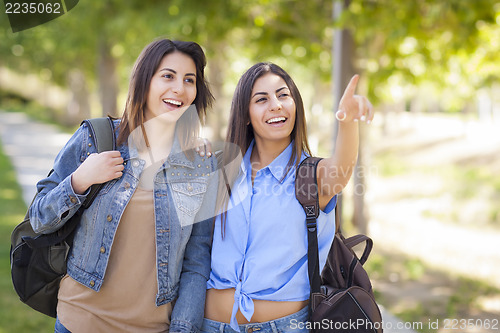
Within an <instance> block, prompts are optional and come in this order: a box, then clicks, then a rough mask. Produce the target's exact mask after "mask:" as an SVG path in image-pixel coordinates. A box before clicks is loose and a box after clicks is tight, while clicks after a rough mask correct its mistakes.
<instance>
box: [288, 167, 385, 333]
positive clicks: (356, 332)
mask: <svg viewBox="0 0 500 333" xmlns="http://www.w3.org/2000/svg"><path fill="white" fill-rule="evenodd" d="M320 160H321V159H319V158H316V157H309V158H306V159H305V160H304V161H302V163H301V164H300V165H299V168H298V169H297V174H296V179H295V196H296V197H297V200H298V201H299V202H300V204H301V205H302V207H303V208H304V211H305V213H306V227H307V238H308V250H307V257H308V273H309V283H310V285H311V296H310V301H309V302H310V317H311V318H310V323H309V324H310V326H311V328H312V329H311V332H343V333H368V332H370V333H382V332H383V329H382V315H381V313H380V309H379V308H378V306H377V303H376V302H375V298H374V295H373V290H372V285H371V282H370V278H369V277H368V274H367V273H366V271H365V270H364V268H363V264H364V263H365V262H366V260H367V259H368V256H369V254H370V252H371V249H372V246H373V241H372V240H371V239H370V238H368V237H367V236H365V235H356V236H352V237H350V238H348V239H345V238H344V236H343V235H342V233H341V232H340V228H339V226H340V214H338V208H336V210H337V211H336V214H335V215H336V221H335V222H336V230H335V238H334V240H333V243H332V245H331V247H330V251H329V253H328V257H327V261H326V264H325V267H324V268H323V271H322V272H321V276H320V275H319V258H318V238H317V225H316V219H317V217H318V215H319V202H318V185H317V179H316V168H317V165H318V162H319V161H320ZM362 242H366V247H365V249H364V251H363V254H362V256H361V258H359V259H358V257H357V255H356V254H355V253H354V251H353V250H352V248H353V247H354V246H356V245H358V244H360V243H362Z"/></svg>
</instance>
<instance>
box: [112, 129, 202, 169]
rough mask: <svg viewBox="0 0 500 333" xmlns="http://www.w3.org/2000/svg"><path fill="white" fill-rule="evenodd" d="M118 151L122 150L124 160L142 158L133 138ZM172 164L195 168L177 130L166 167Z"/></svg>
mask: <svg viewBox="0 0 500 333" xmlns="http://www.w3.org/2000/svg"><path fill="white" fill-rule="evenodd" d="M118 151H120V153H121V155H122V157H123V160H124V161H128V160H134V159H140V158H139V152H138V150H137V146H136V145H135V144H133V142H132V140H130V141H129V143H128V144H122V145H120V146H119V147H118ZM170 165H174V166H185V167H188V168H192V169H194V168H195V165H194V162H193V161H191V160H189V159H188V158H187V156H186V154H185V152H184V151H183V150H182V148H181V144H180V140H179V135H178V133H177V130H176V131H175V133H174V142H173V144H172V149H171V151H170V154H169V155H168V157H167V161H166V162H165V164H164V167H165V168H169V167H170Z"/></svg>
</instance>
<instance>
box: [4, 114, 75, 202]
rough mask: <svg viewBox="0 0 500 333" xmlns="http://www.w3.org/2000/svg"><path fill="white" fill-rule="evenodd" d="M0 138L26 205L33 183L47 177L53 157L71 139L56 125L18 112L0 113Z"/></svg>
mask: <svg viewBox="0 0 500 333" xmlns="http://www.w3.org/2000/svg"><path fill="white" fill-rule="evenodd" d="M0 135H1V139H2V144H3V148H4V151H5V154H6V155H8V156H9V157H10V159H11V162H12V164H13V166H14V168H15V169H16V175H17V179H18V182H19V185H20V186H21V187H22V190H23V199H24V202H25V203H26V205H29V204H30V203H31V200H32V199H33V196H34V195H35V193H36V186H35V185H36V183H37V182H38V181H39V180H40V179H42V178H43V177H45V176H47V174H48V172H49V171H50V169H52V164H53V163H54V158H55V157H56V155H57V153H58V152H59V150H60V149H61V148H62V147H63V146H64V144H65V143H66V141H68V139H69V138H70V135H69V134H66V133H61V131H60V130H58V128H57V127H56V126H53V125H48V124H42V123H39V122H36V121H33V120H31V119H30V118H29V117H28V116H26V115H25V114H24V113H21V112H4V111H0Z"/></svg>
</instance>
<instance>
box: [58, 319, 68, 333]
mask: <svg viewBox="0 0 500 333" xmlns="http://www.w3.org/2000/svg"><path fill="white" fill-rule="evenodd" d="M54 333H71V331H70V330H68V329H67V328H66V327H64V326H63V324H61V322H60V321H59V318H57V319H56V325H55V327H54Z"/></svg>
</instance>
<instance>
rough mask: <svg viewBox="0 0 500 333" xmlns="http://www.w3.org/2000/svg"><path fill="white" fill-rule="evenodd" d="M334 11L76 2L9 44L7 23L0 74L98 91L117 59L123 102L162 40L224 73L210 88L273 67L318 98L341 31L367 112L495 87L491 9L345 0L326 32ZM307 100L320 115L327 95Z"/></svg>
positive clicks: (323, 4) (323, 0)
mask: <svg viewBox="0 0 500 333" xmlns="http://www.w3.org/2000/svg"><path fill="white" fill-rule="evenodd" d="M336 1H337V0H311V1H293V0H290V1H283V0H259V1H252V0H243V1H238V0H213V1H197V0H168V1H160V0H144V1H142V0H124V1H119V0H110V1H80V2H79V3H78V5H77V6H76V7H75V8H74V9H73V10H71V11H70V12H68V13H67V14H65V15H63V16H62V17H60V18H58V19H56V20H53V21H51V22H48V23H46V24H43V25H41V26H38V27H36V28H33V29H29V30H26V31H22V32H19V33H12V32H11V30H10V28H9V27H8V26H7V20H5V21H4V22H5V23H3V24H2V25H0V38H1V39H2V44H1V45H0V59H1V60H0V66H7V67H10V68H15V70H16V71H18V72H26V73H35V74H38V75H40V76H41V77H44V78H45V79H47V80H50V81H52V82H55V83H58V84H59V85H62V86H65V85H66V84H67V83H66V81H67V76H68V73H69V72H71V71H72V70H74V69H78V70H80V71H81V72H83V73H84V74H85V76H86V79H87V82H88V84H89V86H90V90H91V91H97V90H98V89H99V88H98V83H97V80H98V79H97V78H98V67H99V66H98V65H99V53H100V52H101V51H102V49H103V48H105V49H108V50H109V51H110V52H111V55H112V57H113V58H114V59H116V60H117V66H118V67H117V70H118V77H119V82H120V88H121V91H125V90H126V89H127V83H128V78H129V75H130V67H131V64H132V63H133V61H134V60H135V58H136V57H137V55H138V54H139V52H140V51H141V49H142V48H143V47H144V45H146V44H147V43H149V42H150V41H151V40H152V39H154V38H156V37H159V36H164V37H169V38H173V39H185V40H194V41H197V42H199V43H200V44H201V45H202V46H203V47H204V48H205V50H206V51H207V55H208V59H209V69H210V63H212V62H213V63H220V64H224V65H225V66H223V68H220V66H219V67H216V68H215V69H214V71H220V72H221V73H220V74H221V77H222V79H221V80H220V82H217V83H215V84H217V85H222V84H223V82H234V81H235V77H238V76H239V75H240V74H241V72H242V71H243V70H244V69H245V68H246V67H248V66H249V65H250V64H251V63H253V62H256V61H263V60H271V61H275V62H277V63H279V64H280V65H282V66H283V67H285V68H286V69H288V70H290V71H292V74H295V73H300V75H301V76H302V77H301V80H302V81H303V82H304V85H305V84H310V85H316V86H315V87H314V90H315V91H321V90H328V89H324V88H323V89H319V87H320V86H321V85H327V83H326V82H329V80H330V75H331V66H332V56H331V54H330V53H331V50H332V38H333V32H334V29H335V28H347V29H350V30H351V32H352V34H353V36H354V39H355V41H356V43H357V48H356V59H353V60H354V61H355V63H356V66H357V68H358V70H359V72H362V73H363V78H364V81H365V82H366V83H365V86H364V87H363V89H366V93H367V94H368V96H369V97H370V99H371V100H372V101H373V102H375V103H378V102H392V101H395V100H399V99H402V98H403V99H409V98H413V97H415V96H417V93H418V92H419V91H420V93H422V89H423V88H422V87H425V91H426V92H430V93H427V94H424V96H425V99H429V98H432V99H433V101H434V102H436V103H438V104H439V109H440V110H447V111H455V112H456V111H460V110H462V109H463V108H464V105H465V104H466V103H467V102H470V101H471V100H472V99H473V98H474V97H475V96H476V92H477V89H479V88H481V87H488V86H491V85H492V84H493V83H494V82H495V80H496V78H497V77H498V76H500V66H499V64H498V61H497V57H498V51H499V48H500V45H499V43H498V37H497V36H498V35H499V34H500V26H499V22H500V4H498V3H497V1H496V0H476V1H463V0H450V1H431V0H424V1H406V0H378V1H374V0H370V1H367V0H350V1H347V2H348V3H350V5H349V6H348V7H347V8H346V9H345V10H344V12H343V15H341V16H340V18H339V19H338V20H337V21H334V19H333V5H334V3H335V2H336ZM229 91H230V92H229V93H228V94H230V93H231V92H232V89H231V90H229ZM310 98H311V99H313V100H314V102H315V103H322V104H328V103H329V102H330V99H331V96H330V94H329V92H328V93H322V94H319V95H317V94H311V97H310ZM325 99H328V100H327V101H323V100H325ZM311 103H312V102H311ZM311 103H307V101H306V104H311Z"/></svg>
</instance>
